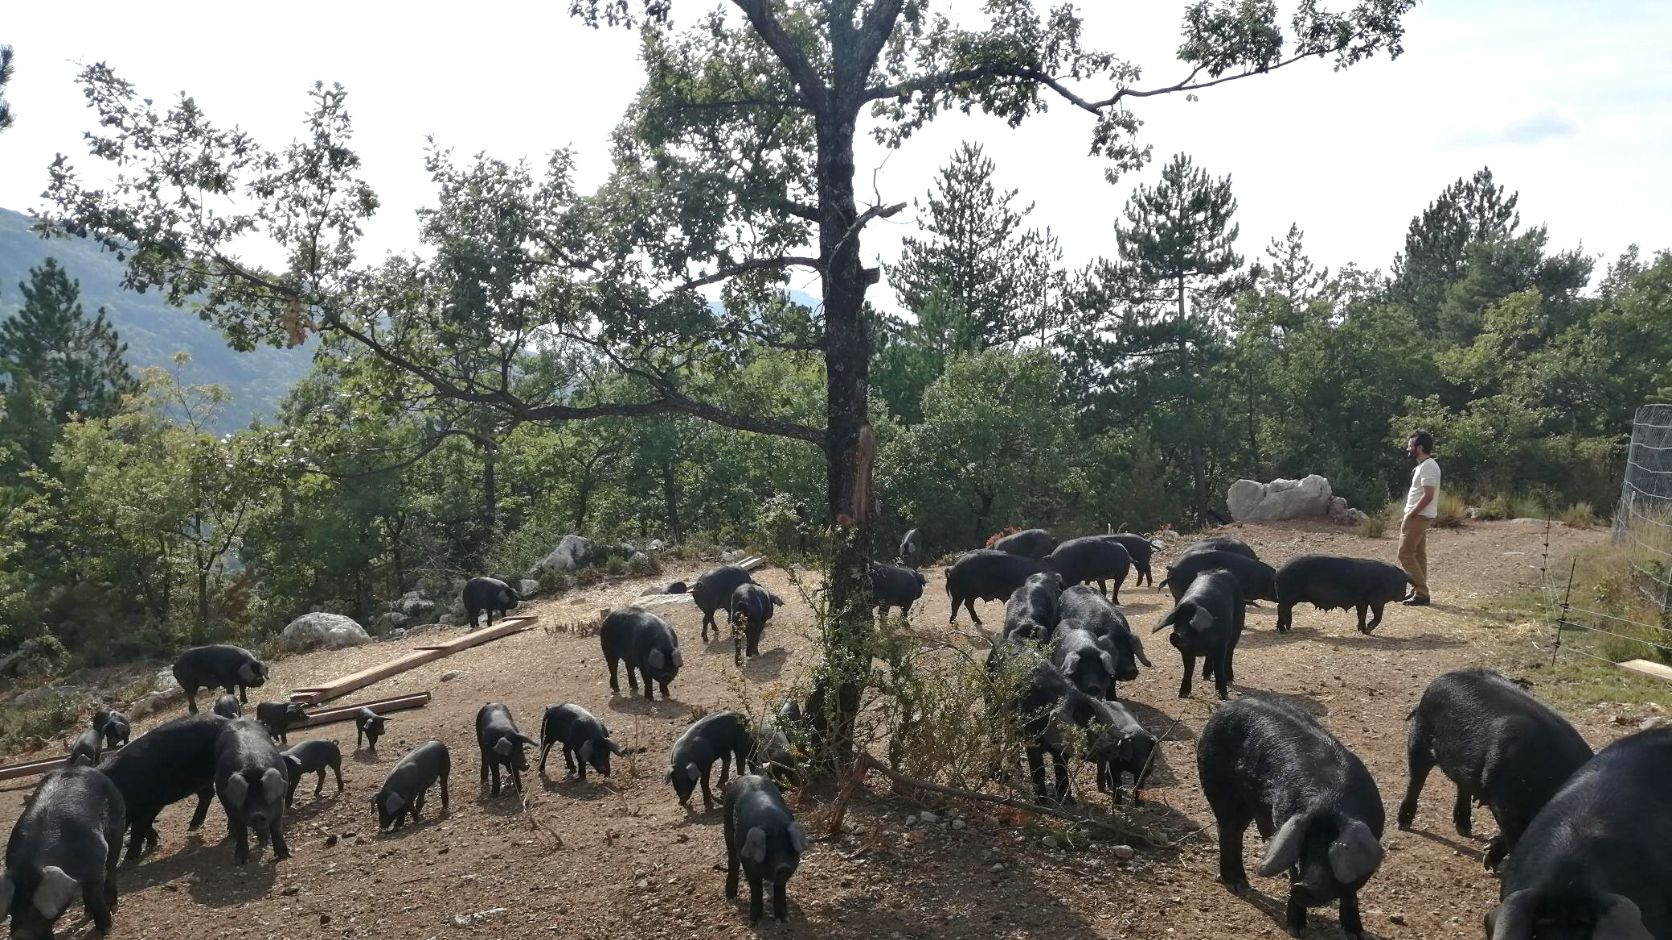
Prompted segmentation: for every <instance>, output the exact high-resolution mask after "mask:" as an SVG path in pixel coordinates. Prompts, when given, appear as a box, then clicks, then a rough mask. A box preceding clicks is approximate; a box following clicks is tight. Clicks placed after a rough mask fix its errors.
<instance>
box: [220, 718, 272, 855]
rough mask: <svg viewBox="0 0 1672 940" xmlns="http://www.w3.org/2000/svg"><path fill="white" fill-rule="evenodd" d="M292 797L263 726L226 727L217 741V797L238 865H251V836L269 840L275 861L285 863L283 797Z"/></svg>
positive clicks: (234, 723)
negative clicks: (254, 835) (224, 816)
mask: <svg viewBox="0 0 1672 940" xmlns="http://www.w3.org/2000/svg"><path fill="white" fill-rule="evenodd" d="M289 792H290V778H289V777H288V776H287V775H286V767H285V762H284V758H282V757H280V756H279V751H278V748H275V747H274V746H273V739H272V738H271V737H269V736H268V734H267V730H266V729H265V728H263V727H262V726H261V725H259V724H257V723H255V722H253V721H248V720H246V719H243V718H239V719H237V720H235V721H229V722H227V724H226V727H225V728H223V729H221V734H220V737H218V738H216V740H215V794H216V795H217V796H219V797H220V798H221V807H222V808H223V809H225V810H226V827H227V829H228V830H229V831H231V833H232V839H233V843H234V849H233V858H234V859H236V860H237V862H238V864H240V865H242V864H244V863H245V862H247V861H249V859H250V830H251V829H254V830H255V832H256V834H257V836H258V837H260V836H261V835H262V834H265V835H266V836H267V841H268V842H269V843H270V844H271V845H272V847H273V857H274V858H289V857H290V848H289V847H288V846H287V845H285V841H284V805H285V796H286V794H288V793H289Z"/></svg>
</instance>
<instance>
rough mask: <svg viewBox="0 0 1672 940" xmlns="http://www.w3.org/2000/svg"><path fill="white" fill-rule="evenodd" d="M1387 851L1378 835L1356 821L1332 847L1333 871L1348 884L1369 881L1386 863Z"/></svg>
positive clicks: (1336, 877)
mask: <svg viewBox="0 0 1672 940" xmlns="http://www.w3.org/2000/svg"><path fill="white" fill-rule="evenodd" d="M1383 854H1385V853H1384V850H1383V849H1382V843H1380V842H1378V841H1376V834H1375V833H1373V832H1371V831H1370V827H1369V826H1366V825H1365V824H1364V823H1363V822H1361V821H1359V820H1356V819H1355V820H1353V821H1352V822H1351V823H1349V824H1348V825H1347V828H1346V829H1345V830H1344V831H1343V832H1342V833H1341V837H1340V838H1338V839H1336V840H1335V842H1334V843H1333V844H1331V845H1330V847H1329V870H1330V871H1331V872H1332V873H1334V875H1335V880H1336V881H1339V882H1341V883H1342V884H1344V885H1350V884H1355V883H1357V882H1360V881H1363V880H1364V879H1366V878H1369V877H1370V876H1371V875H1372V874H1374V873H1375V871H1376V868H1377V867H1378V866H1379V865H1381V864H1382V856H1383Z"/></svg>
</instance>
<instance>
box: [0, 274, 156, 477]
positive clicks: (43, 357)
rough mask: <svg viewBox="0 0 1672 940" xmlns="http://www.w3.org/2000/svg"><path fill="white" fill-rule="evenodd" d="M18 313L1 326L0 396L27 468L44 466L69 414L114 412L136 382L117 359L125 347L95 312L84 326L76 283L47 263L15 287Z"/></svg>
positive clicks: (90, 415) (101, 313)
mask: <svg viewBox="0 0 1672 940" xmlns="http://www.w3.org/2000/svg"><path fill="white" fill-rule="evenodd" d="M18 288H19V289H20V290H22V292H23V309H22V310H20V311H18V313H17V314H16V315H15V316H13V317H12V318H11V319H9V320H7V321H6V322H4V323H0V395H3V396H4V397H5V400H6V417H5V421H6V424H7V425H8V431H10V432H12V433H15V434H16V435H17V437H16V438H14V439H15V440H17V441H19V442H20V445H21V446H22V448H23V456H24V457H25V458H26V459H28V460H29V462H30V463H33V464H36V465H42V464H45V463H46V461H47V457H48V456H49V454H50V453H51V448H52V444H53V442H54V441H55V440H56V438H57V434H56V428H57V427H58V426H60V425H63V424H65V423H66V422H68V421H69V420H70V419H71V417H72V416H75V415H79V416H81V417H84V418H102V417H109V416H110V415H114V414H116V412H117V411H118V410H119V409H120V407H121V404H122V398H123V396H125V395H129V394H132V393H134V392H137V391H139V382H138V380H137V379H135V377H134V375H133V373H132V371H130V370H129V368H128V364H127V362H126V361H125V360H124V359H123V355H124V353H126V352H127V345H126V344H124V343H123V342H121V340H120V339H118V337H117V335H116V329H115V328H114V327H112V326H111V325H110V322H109V321H108V320H107V319H106V318H105V311H104V309H103V308H100V310H99V312H98V314H97V315H96V316H94V317H93V318H92V319H91V320H89V319H88V318H87V316H86V314H85V313H83V312H82V309H81V285H80V283H79V282H77V281H75V280H72V279H71V278H70V276H69V274H68V273H67V272H66V271H65V270H64V269H63V268H62V267H60V266H59V265H58V262H57V260H55V259H53V258H48V259H47V260H46V261H45V263H43V264H42V265H41V266H39V267H35V268H31V269H30V270H29V280H28V281H25V282H22V283H19V284H18Z"/></svg>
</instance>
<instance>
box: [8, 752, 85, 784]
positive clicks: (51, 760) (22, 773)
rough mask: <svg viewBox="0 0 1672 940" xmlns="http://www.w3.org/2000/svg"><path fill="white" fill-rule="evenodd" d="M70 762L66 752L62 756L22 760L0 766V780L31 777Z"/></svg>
mask: <svg viewBox="0 0 1672 940" xmlns="http://www.w3.org/2000/svg"><path fill="white" fill-rule="evenodd" d="M69 762H70V756H69V755H68V754H66V755H64V756H63V757H48V758H44V759H41V760H32V761H24V762H23V763H21V764H13V765H11V766H10V767H0V780H15V779H17V778H18V777H33V776H35V775H36V774H44V773H48V772H50V771H54V770H57V769H58V768H60V767H64V766H67V765H68V764H69Z"/></svg>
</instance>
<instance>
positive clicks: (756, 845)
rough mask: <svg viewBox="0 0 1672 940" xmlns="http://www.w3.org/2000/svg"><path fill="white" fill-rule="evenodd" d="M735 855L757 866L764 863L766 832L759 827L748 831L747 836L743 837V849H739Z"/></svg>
mask: <svg viewBox="0 0 1672 940" xmlns="http://www.w3.org/2000/svg"><path fill="white" fill-rule="evenodd" d="M737 854H739V855H741V856H743V857H744V858H746V859H749V860H750V861H752V862H754V863H755V864H757V865H760V864H763V863H765V862H766V830H765V829H762V828H761V827H759V826H756V827H755V828H753V829H750V830H749V834H748V835H746V836H744V837H743V848H741V849H739V850H738V852H737Z"/></svg>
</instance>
